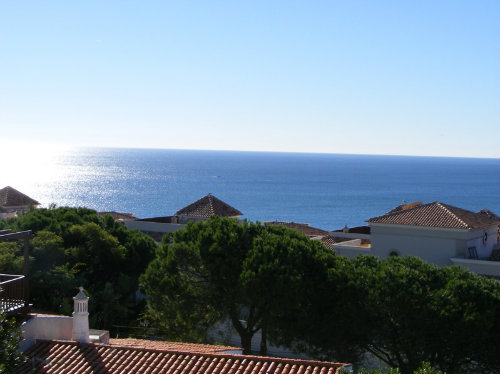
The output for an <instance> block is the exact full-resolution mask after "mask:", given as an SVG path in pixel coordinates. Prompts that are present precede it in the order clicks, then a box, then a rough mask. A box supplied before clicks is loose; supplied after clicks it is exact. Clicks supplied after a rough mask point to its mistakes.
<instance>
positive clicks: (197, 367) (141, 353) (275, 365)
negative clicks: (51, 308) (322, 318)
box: [16, 340, 347, 374]
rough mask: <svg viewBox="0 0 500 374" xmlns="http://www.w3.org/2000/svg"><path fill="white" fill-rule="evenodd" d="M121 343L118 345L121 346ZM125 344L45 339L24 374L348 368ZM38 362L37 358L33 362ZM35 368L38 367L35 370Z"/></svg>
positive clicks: (284, 373)
mask: <svg viewBox="0 0 500 374" xmlns="http://www.w3.org/2000/svg"><path fill="white" fill-rule="evenodd" d="M115 343H116V341H115ZM152 346H153V348H149V347H148V345H147V344H146V343H145V345H144V347H135V346H127V345H124V344H99V343H89V344H82V343H77V342H72V341H54V340H50V341H48V340H40V341H37V342H36V344H35V345H34V346H33V347H31V348H30V349H29V350H28V351H27V352H26V354H27V356H28V361H27V362H26V363H25V364H23V365H22V366H21V367H19V368H18V369H17V371H16V372H17V373H19V374H29V373H32V372H36V373H46V374H52V373H53V374H56V373H64V374H90V373H92V374H100V373H102V374H104V373H106V374H128V373H134V374H135V373H137V374H306V373H308V374H309V373H310V374H334V373H335V372H336V371H337V370H338V369H339V368H340V367H342V366H346V365H347V364H340V363H332V362H321V361H307V360H292V359H285V358H277V357H259V356H244V355H240V354H228V353H199V352H186V351H175V350H170V349H163V348H159V347H157V346H156V347H155V346H154V344H153V345H152ZM33 357H34V359H33ZM33 363H34V365H35V367H34V370H33Z"/></svg>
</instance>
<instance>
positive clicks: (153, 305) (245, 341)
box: [141, 217, 500, 374]
mask: <svg viewBox="0 0 500 374" xmlns="http://www.w3.org/2000/svg"><path fill="white" fill-rule="evenodd" d="M141 285H142V289H143V290H144V292H145V293H146V294H147V295H148V296H149V299H148V312H147V313H148V314H147V316H148V317H149V318H150V320H151V321H152V322H153V324H154V325H155V326H157V327H159V328H161V329H162V330H163V331H164V332H165V333H166V335H167V336H168V337H169V338H180V339H183V340H195V341H202V340H204V339H205V338H206V333H207V330H208V328H209V327H210V326H213V325H214V324H215V323H216V322H218V321H221V320H224V319H225V318H229V319H230V321H231V322H232V325H233V327H234V328H235V330H236V331H237V332H238V333H239V335H240V338H241V344H242V347H243V348H244V352H245V353H249V352H250V340H251V338H252V336H253V334H254V333H255V332H256V331H258V330H259V329H260V330H261V332H262V335H263V337H264V339H263V342H262V344H261V353H265V346H266V340H267V339H270V340H271V341H272V342H274V343H278V344H281V345H287V346H289V347H291V348H292V349H295V350H297V351H300V352H304V351H306V352H308V353H309V354H311V355H313V356H315V357H318V358H321V359H331V360H339V361H344V362H345V361H350V362H358V361H359V360H360V359H361V357H362V355H363V354H364V353H365V352H370V353H372V354H373V355H375V356H376V357H378V358H379V359H380V360H382V361H383V362H385V363H387V364H388V365H389V366H390V367H393V368H396V367H397V368H399V369H398V370H400V372H401V373H402V374H407V373H413V372H415V371H417V370H419V368H420V366H421V363H422V362H428V363H429V365H431V368H432V369H433V370H436V371H437V370H442V371H446V372H452V373H465V372H470V371H480V372H483V373H488V372H491V373H493V372H498V371H499V369H500V364H499V359H498V356H497V353H498V350H499V348H500V338H499V336H498V321H499V316H500V314H499V311H500V292H499V287H498V283H497V282H496V281H494V280H489V279H485V278H483V277H480V276H478V275H475V274H473V273H470V272H468V271H466V270H463V269H461V268H458V267H446V268H437V267H435V266H433V265H429V264H427V263H425V262H423V261H422V260H420V259H418V258H415V257H391V258H389V259H387V260H380V259H377V258H375V257H372V256H359V257H357V258H356V259H353V260H348V259H347V258H345V257H342V256H335V255H334V254H333V253H332V252H329V251H328V250H326V249H325V248H324V247H322V246H321V244H320V243H319V242H317V241H311V240H309V239H307V238H306V237H305V236H304V235H302V234H300V233H298V232H296V231H293V230H288V229H285V228H283V227H275V226H269V227H268V226H262V225H260V224H253V223H247V222H245V223H243V224H238V223H237V222H236V221H233V220H227V219H221V218H215V217H214V218H212V219H210V220H209V221H206V222H199V223H196V224H190V225H188V226H187V227H186V228H185V229H184V230H182V231H178V232H175V233H174V234H173V235H172V236H171V237H170V238H169V239H168V240H165V241H164V243H163V245H162V246H161V247H160V248H159V249H158V251H157V254H156V258H155V260H154V261H153V262H152V263H151V264H150V266H149V267H148V269H147V271H146V273H145V274H144V275H143V276H142V278H141ZM422 370H424V369H422Z"/></svg>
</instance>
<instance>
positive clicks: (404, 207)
mask: <svg viewBox="0 0 500 374" xmlns="http://www.w3.org/2000/svg"><path fill="white" fill-rule="evenodd" d="M420 205H423V204H422V202H420V201H415V202H414V203H410V204H407V203H404V204H401V205H398V206H397V207H395V208H393V209H391V210H389V211H388V212H387V213H386V214H391V213H396V212H401V211H402V210H407V209H411V208H415V207H417V206H420Z"/></svg>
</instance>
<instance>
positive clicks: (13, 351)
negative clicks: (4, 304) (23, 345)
mask: <svg viewBox="0 0 500 374" xmlns="http://www.w3.org/2000/svg"><path fill="white" fill-rule="evenodd" d="M21 339H22V337H21V329H20V328H18V327H17V326H16V323H15V321H14V320H9V319H7V317H6V316H5V313H0V374H4V373H6V374H7V373H14V369H15V368H16V367H17V366H19V365H20V364H21V363H22V362H23V360H24V357H23V355H22V354H21V352H20V351H19V349H18V347H19V342H20V341H21Z"/></svg>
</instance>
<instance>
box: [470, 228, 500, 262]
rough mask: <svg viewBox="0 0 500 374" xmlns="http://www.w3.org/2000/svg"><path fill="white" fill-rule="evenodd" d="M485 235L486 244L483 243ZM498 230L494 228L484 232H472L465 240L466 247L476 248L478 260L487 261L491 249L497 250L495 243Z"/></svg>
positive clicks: (496, 243)
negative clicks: (485, 235)
mask: <svg viewBox="0 0 500 374" xmlns="http://www.w3.org/2000/svg"><path fill="white" fill-rule="evenodd" d="M485 233H486V234H487V237H488V238H487V240H486V243H483V238H484V234H485ZM497 235H498V228H497V227H496V226H493V227H490V228H488V229H485V230H474V231H471V232H470V235H469V238H468V240H467V247H476V251H477V255H478V258H479V259H484V260H486V259H488V258H489V257H490V255H491V251H492V250H493V249H496V248H498V242H497Z"/></svg>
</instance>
